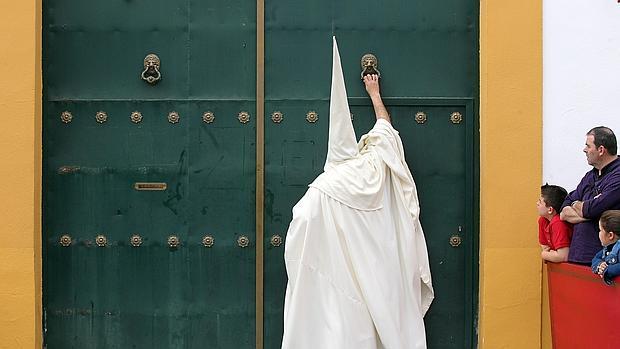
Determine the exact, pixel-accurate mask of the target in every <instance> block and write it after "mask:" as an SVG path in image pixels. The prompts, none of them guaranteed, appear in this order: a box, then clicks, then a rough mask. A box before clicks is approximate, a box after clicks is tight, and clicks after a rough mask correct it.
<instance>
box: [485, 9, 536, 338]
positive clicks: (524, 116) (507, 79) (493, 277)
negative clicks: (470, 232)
mask: <svg viewBox="0 0 620 349" xmlns="http://www.w3.org/2000/svg"><path fill="white" fill-rule="evenodd" d="M480 11H481V17H480V18H481V22H480V80H481V86H480V88H481V91H480V102H481V108H480V149H481V151H480V164H481V172H480V187H481V192H480V234H481V236H480V329H479V331H480V332H479V333H480V334H479V347H480V348H488V349H498V348H519V349H522V348H540V346H541V267H542V264H541V261H540V251H539V250H540V249H539V247H538V245H537V240H536V234H537V228H538V225H537V224H536V219H537V215H536V211H535V202H536V200H537V198H538V196H539V193H540V184H541V178H542V177H541V174H542V165H541V163H542V1H540V0H524V1H505V0H482V1H481V2H480Z"/></svg>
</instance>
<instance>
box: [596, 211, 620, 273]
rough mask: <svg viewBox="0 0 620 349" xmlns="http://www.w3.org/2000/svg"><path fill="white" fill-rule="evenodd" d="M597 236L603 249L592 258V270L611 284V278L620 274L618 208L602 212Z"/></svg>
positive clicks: (619, 212)
mask: <svg viewBox="0 0 620 349" xmlns="http://www.w3.org/2000/svg"><path fill="white" fill-rule="evenodd" d="M598 228H599V233H598V238H599V240H601V244H602V245H603V249H602V250H601V251H599V252H598V253H597V254H596V256H594V259H592V271H593V272H594V273H595V274H598V275H599V276H600V277H601V278H602V279H603V280H604V281H605V283H606V284H608V285H611V284H612V279H613V278H614V277H616V276H618V275H620V261H618V257H620V256H618V254H619V253H620V243H618V240H620V210H609V211H605V212H603V214H602V215H601V219H600V220H599V222H598Z"/></svg>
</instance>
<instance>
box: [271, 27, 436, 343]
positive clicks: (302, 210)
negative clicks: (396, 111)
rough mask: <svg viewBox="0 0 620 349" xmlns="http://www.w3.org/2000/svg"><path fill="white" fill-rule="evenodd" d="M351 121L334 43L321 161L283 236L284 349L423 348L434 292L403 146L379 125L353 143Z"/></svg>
mask: <svg viewBox="0 0 620 349" xmlns="http://www.w3.org/2000/svg"><path fill="white" fill-rule="evenodd" d="M379 100H380V96H379ZM373 104H374V100H373ZM381 106H383V105H382V103H381ZM350 115H351V114H350V112H349V105H348V102H347V94H346V90H345V86H344V77H343V74H342V67H341V65H340V55H339V53H338V47H337V44H336V39H335V38H334V41H333V67H332V87H331V100H330V115H329V146H328V153H327V160H326V163H325V167H324V172H323V173H322V174H321V175H319V176H318V177H317V179H316V180H315V181H314V182H313V183H312V184H310V185H309V189H308V191H307V192H306V194H305V195H304V196H303V197H302V198H301V200H300V201H299V202H298V203H297V204H296V205H295V207H293V220H292V221H291V223H290V226H289V229H288V232H287V236H286V247H285V252H284V259H285V263H286V270H287V274H288V285H287V289H286V299H285V307H284V337H283V340H282V348H283V349H384V348H385V349H413V348H426V335H425V329H424V321H423V317H424V314H425V313H426V311H427V310H428V308H429V307H430V304H431V302H432V300H433V288H432V284H431V274H430V268H429V262H428V253H427V249H426V241H425V239H424V234H423V231H422V226H421V225H420V220H419V213H420V207H419V203H418V195H417V190H416V186H415V183H414V181H413V177H412V176H411V172H410V171H409V168H408V166H407V163H406V162H405V156H404V152H403V146H402V142H401V140H400V137H399V135H398V131H396V130H395V129H394V128H393V127H392V125H391V124H390V122H389V121H388V120H389V118H388V120H386V119H385V118H379V117H377V122H376V124H375V126H374V127H373V129H372V130H370V132H368V134H366V135H364V136H362V138H361V139H360V141H359V143H358V142H356V138H355V132H354V130H353V125H352V122H351V117H350Z"/></svg>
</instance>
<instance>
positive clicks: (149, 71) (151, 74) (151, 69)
mask: <svg viewBox="0 0 620 349" xmlns="http://www.w3.org/2000/svg"><path fill="white" fill-rule="evenodd" d="M159 67H160V60H159V57H157V55H156V54H154V53H150V54H148V55H146V57H144V71H143V72H142V74H141V75H140V77H142V80H144V81H146V82H148V83H149V84H151V85H155V84H156V83H157V82H158V81H159V80H161V73H160V72H159Z"/></svg>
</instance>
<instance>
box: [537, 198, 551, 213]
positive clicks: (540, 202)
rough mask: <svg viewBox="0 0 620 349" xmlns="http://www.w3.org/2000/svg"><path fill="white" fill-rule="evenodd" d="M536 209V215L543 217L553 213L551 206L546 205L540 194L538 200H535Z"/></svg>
mask: <svg viewBox="0 0 620 349" xmlns="http://www.w3.org/2000/svg"><path fill="white" fill-rule="evenodd" d="M536 209H537V210H538V215H539V216H541V217H545V216H547V215H549V214H551V213H553V208H551V207H548V206H547V203H546V202H545V199H544V198H543V197H542V196H541V197H539V198H538V201H536Z"/></svg>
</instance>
